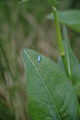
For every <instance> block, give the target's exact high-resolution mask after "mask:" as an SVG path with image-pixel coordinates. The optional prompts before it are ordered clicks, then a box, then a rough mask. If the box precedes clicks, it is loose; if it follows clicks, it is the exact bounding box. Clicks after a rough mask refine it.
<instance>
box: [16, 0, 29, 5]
mask: <svg viewBox="0 0 80 120" xmlns="http://www.w3.org/2000/svg"><path fill="white" fill-rule="evenodd" d="M26 1H29V0H22V1H21V2H19V3H18V4H20V3H23V2H26Z"/></svg>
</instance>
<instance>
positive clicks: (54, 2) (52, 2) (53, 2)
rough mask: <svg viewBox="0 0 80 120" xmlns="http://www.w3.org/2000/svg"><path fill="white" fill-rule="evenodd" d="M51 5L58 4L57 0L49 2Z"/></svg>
mask: <svg viewBox="0 0 80 120" xmlns="http://www.w3.org/2000/svg"><path fill="white" fill-rule="evenodd" d="M49 1H50V3H51V4H52V5H55V4H58V3H59V2H57V0H49Z"/></svg>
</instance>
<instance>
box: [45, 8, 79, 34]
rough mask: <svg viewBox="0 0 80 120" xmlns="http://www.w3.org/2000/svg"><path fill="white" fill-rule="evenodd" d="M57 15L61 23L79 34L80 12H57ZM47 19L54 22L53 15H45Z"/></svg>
mask: <svg viewBox="0 0 80 120" xmlns="http://www.w3.org/2000/svg"><path fill="white" fill-rule="evenodd" d="M57 14H58V20H59V21H60V22H61V23H64V24H65V25H67V26H68V27H70V28H71V29H73V30H75V31H76V32H79V33H80V10H67V11H57ZM47 18H48V19H51V20H54V16H53V13H50V14H49V15H47Z"/></svg>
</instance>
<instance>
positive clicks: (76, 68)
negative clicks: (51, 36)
mask: <svg viewBox="0 0 80 120" xmlns="http://www.w3.org/2000/svg"><path fill="white" fill-rule="evenodd" d="M63 32H64V33H63V34H64V37H63V46H64V51H65V57H66V61H67V65H68V69H69V73H70V76H71V80H72V82H73V84H74V87H75V90H76V93H77V95H78V97H80V93H79V91H80V64H79V62H78V60H77V58H76V57H75V55H74V54H73V52H72V50H71V47H70V45H69V40H68V37H67V30H66V27H65V26H64V27H63ZM59 66H60V67H61V68H62V69H63V71H65V68H64V65H63V62H62V58H61V57H60V56H59ZM65 73H66V72H65Z"/></svg>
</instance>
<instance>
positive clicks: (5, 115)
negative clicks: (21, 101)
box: [0, 100, 15, 120]
mask: <svg viewBox="0 0 80 120" xmlns="http://www.w3.org/2000/svg"><path fill="white" fill-rule="evenodd" d="M14 119H15V115H14V113H13V112H12V110H11V109H8V108H7V106H5V105H4V104H3V103H2V102H1V100H0V120H14Z"/></svg>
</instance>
